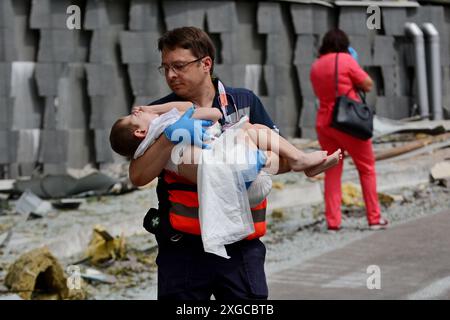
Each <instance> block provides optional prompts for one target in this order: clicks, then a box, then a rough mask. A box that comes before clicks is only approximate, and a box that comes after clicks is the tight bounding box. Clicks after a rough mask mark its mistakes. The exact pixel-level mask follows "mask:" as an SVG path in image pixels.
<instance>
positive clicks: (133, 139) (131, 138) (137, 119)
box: [109, 110, 158, 158]
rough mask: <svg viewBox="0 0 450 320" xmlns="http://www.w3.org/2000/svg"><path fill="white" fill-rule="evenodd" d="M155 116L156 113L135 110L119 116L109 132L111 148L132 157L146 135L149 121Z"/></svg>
mask: <svg viewBox="0 0 450 320" xmlns="http://www.w3.org/2000/svg"><path fill="white" fill-rule="evenodd" d="M157 117H158V115H157V114H156V113H149V112H143V111H141V110H137V111H133V113H131V114H130V115H128V116H125V117H122V118H119V119H118V120H117V121H116V122H115V123H114V125H113V126H112V128H111V133H110V134H109V142H110V144H111V148H112V149H113V150H114V151H115V152H117V153H118V154H120V155H122V156H124V157H130V158H131V157H133V155H134V153H135V152H136V149H137V148H138V146H139V144H140V143H141V141H142V140H143V139H144V138H145V136H146V135H147V132H148V127H149V125H150V123H151V122H152V121H153V120H154V119H155V118H157Z"/></svg>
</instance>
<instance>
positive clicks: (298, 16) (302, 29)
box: [290, 4, 315, 35]
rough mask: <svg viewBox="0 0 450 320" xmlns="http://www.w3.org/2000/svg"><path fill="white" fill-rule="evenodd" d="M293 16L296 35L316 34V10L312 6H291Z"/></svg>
mask: <svg viewBox="0 0 450 320" xmlns="http://www.w3.org/2000/svg"><path fill="white" fill-rule="evenodd" d="M290 9H291V16H292V21H293V22H294V29H295V33H296V34H308V35H310V34H313V33H314V31H315V30H314V9H313V6H312V5H310V4H291V6H290Z"/></svg>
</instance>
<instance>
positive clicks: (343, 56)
mask: <svg viewBox="0 0 450 320" xmlns="http://www.w3.org/2000/svg"><path fill="white" fill-rule="evenodd" d="M335 61H336V53H334V52H333V53H327V54H324V55H323V56H321V57H319V58H318V59H317V60H316V61H315V62H314V63H313V65H312V67H311V74H310V78H311V83H312V86H313V89H314V93H315V95H316V96H317V98H318V99H319V101H320V107H319V111H318V113H317V118H316V126H328V125H329V124H330V122H331V115H332V111H333V107H334V102H335V100H336V88H335ZM338 63H339V66H338V72H339V77H338V83H339V89H338V94H339V95H344V94H347V93H348V94H347V96H348V97H349V98H351V99H355V100H358V101H359V100H360V99H359V97H358V94H357V93H356V91H355V89H354V87H355V85H360V84H361V83H362V82H363V81H364V80H365V79H366V78H367V77H368V76H369V75H368V74H367V73H366V72H365V71H364V70H363V69H362V68H361V67H360V66H359V65H358V63H357V62H356V60H355V59H353V57H352V56H351V55H350V54H349V53H339V59H338Z"/></svg>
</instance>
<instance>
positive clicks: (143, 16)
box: [129, 0, 162, 31]
mask: <svg viewBox="0 0 450 320" xmlns="http://www.w3.org/2000/svg"><path fill="white" fill-rule="evenodd" d="M161 18H162V13H161V12H159V8H158V2H157V1H156V0H131V2H130V22H129V29H130V30H135V31H159V29H160V24H161Z"/></svg>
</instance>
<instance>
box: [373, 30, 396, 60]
mask: <svg viewBox="0 0 450 320" xmlns="http://www.w3.org/2000/svg"><path fill="white" fill-rule="evenodd" d="M394 41H395V39H394V37H390V36H375V39H374V43H373V64H374V65H377V66H393V65H395V63H396V61H395V58H396V52H395V48H394Z"/></svg>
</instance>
